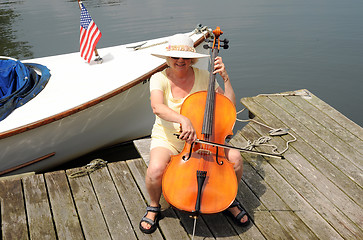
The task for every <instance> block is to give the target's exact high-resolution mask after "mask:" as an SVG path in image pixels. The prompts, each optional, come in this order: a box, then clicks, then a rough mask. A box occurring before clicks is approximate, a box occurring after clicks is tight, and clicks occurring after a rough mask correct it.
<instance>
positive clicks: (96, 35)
mask: <svg viewBox="0 0 363 240" xmlns="http://www.w3.org/2000/svg"><path fill="white" fill-rule="evenodd" d="M80 5H81V19H80V25H81V26H80V52H81V57H83V58H84V59H85V60H86V61H87V62H90V61H91V58H92V55H93V50H94V49H95V47H96V45H97V43H98V41H99V40H100V38H101V36H102V34H101V32H100V30H99V29H98V27H97V26H96V24H95V23H94V21H93V20H92V18H91V16H90V15H89V13H88V11H87V9H86V8H85V7H84V5H83V3H81V4H80Z"/></svg>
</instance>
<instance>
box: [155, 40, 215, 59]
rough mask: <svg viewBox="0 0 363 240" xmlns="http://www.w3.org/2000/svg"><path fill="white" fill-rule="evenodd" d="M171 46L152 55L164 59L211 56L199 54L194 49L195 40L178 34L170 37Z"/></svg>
mask: <svg viewBox="0 0 363 240" xmlns="http://www.w3.org/2000/svg"><path fill="white" fill-rule="evenodd" d="M168 43H169V45H168V46H167V47H166V49H165V50H162V51H159V52H157V53H152V54H151V55H153V56H156V57H160V58H164V59H166V58H167V57H177V58H203V57H209V55H206V54H201V53H197V52H196V51H195V48H194V47H193V45H194V43H193V40H192V39H191V38H190V37H188V36H186V35H184V34H176V35H174V36H172V37H170V39H169V41H168Z"/></svg>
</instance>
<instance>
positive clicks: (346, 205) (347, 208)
mask: <svg viewBox="0 0 363 240" xmlns="http://www.w3.org/2000/svg"><path fill="white" fill-rule="evenodd" d="M264 98H265V97H264ZM256 99H257V100H256V101H257V102H258V103H260V105H262V103H264V104H266V105H264V107H266V108H267V107H268V109H269V111H271V112H272V113H275V114H274V115H275V116H276V117H277V118H279V119H280V120H281V121H283V122H284V123H285V124H288V123H289V127H290V128H291V129H292V130H293V132H294V133H295V134H296V136H300V137H301V136H303V138H304V139H305V141H306V142H307V143H312V142H316V143H320V147H321V145H324V144H325V146H326V148H325V149H324V153H322V155H323V156H324V157H325V159H326V160H327V161H329V159H330V157H332V158H334V157H335V158H336V155H337V152H336V151H335V150H334V149H333V148H330V147H329V146H328V145H326V143H325V142H323V141H321V140H319V137H317V136H316V135H315V134H312V132H310V130H309V129H307V128H304V127H305V125H308V123H306V124H305V125H302V124H301V123H297V121H295V120H294V118H292V116H291V115H289V114H287V113H286V112H285V111H284V110H283V109H281V108H280V107H278V106H277V105H276V104H274V103H272V101H270V100H269V101H267V100H266V99H264V100H261V98H256ZM261 101H262V103H261ZM277 115H279V116H277ZM298 126H299V127H298ZM307 132H308V133H307ZM307 136H310V138H307ZM310 145H311V147H314V148H316V149H318V148H319V146H315V145H314V146H312V144H310ZM344 160H346V158H340V162H344ZM344 167H345V168H344V169H342V168H340V169H341V170H342V171H343V172H344V173H346V174H347V175H350V174H349V173H351V171H353V172H354V173H353V174H352V175H354V176H356V178H359V176H361V174H362V169H358V168H357V167H355V166H354V165H352V164H350V165H349V162H348V161H346V165H345V166H344ZM360 178H361V177H360ZM323 179H325V178H323ZM361 180H362V181H363V179H362V178H361ZM327 186H328V187H327ZM315 187H317V188H318V189H319V190H320V191H321V192H322V193H323V194H324V195H325V196H327V197H332V195H334V196H335V197H333V198H332V199H331V201H332V202H333V203H334V204H335V205H336V206H337V207H338V208H339V209H340V210H341V211H343V212H344V213H348V215H349V217H350V219H352V220H353V221H354V222H355V223H356V224H358V225H363V219H362V217H361V214H359V212H360V211H361V210H362V209H361V207H360V206H358V205H357V204H356V203H355V202H354V201H352V200H351V199H349V198H348V197H347V196H346V195H345V194H343V193H342V192H341V190H340V189H338V188H337V187H336V186H334V185H333V184H332V183H331V182H330V181H325V182H323V181H322V180H320V181H316V183H315Z"/></svg>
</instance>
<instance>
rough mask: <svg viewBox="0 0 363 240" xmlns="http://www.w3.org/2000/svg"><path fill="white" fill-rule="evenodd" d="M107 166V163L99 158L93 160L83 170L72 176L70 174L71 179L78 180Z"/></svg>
mask: <svg viewBox="0 0 363 240" xmlns="http://www.w3.org/2000/svg"><path fill="white" fill-rule="evenodd" d="M106 164H107V161H105V160H103V159H100V158H97V159H94V160H92V161H91V162H90V163H88V164H87V165H86V166H84V167H82V168H81V170H79V171H77V172H74V173H72V174H69V175H68V177H69V178H77V177H82V176H86V175H87V174H89V173H91V172H94V171H96V170H97V169H100V168H103V167H105V166H106Z"/></svg>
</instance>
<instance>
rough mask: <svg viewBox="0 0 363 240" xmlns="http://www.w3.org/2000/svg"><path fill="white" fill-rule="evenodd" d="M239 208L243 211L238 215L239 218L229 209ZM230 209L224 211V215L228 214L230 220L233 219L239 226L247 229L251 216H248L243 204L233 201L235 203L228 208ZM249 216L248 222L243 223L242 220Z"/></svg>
mask: <svg viewBox="0 0 363 240" xmlns="http://www.w3.org/2000/svg"><path fill="white" fill-rule="evenodd" d="M234 207H237V208H238V209H239V210H241V212H240V213H238V214H237V216H234V215H233V214H232V213H231V212H230V211H229V210H228V209H231V208H234ZM228 209H226V210H224V211H223V213H224V214H226V215H227V216H229V217H230V218H232V220H233V221H234V222H235V223H236V224H237V225H239V226H242V227H246V226H248V225H249V224H250V222H251V220H250V216H248V214H247V212H246V210H245V209H244V208H243V207H242V204H241V203H240V202H239V201H238V200H237V199H235V200H234V201H233V203H232V204H231V205H230V206H229V207H228ZM244 216H247V221H246V222H241V219H242V218H243V217H244Z"/></svg>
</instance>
